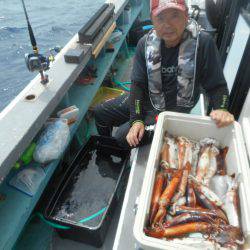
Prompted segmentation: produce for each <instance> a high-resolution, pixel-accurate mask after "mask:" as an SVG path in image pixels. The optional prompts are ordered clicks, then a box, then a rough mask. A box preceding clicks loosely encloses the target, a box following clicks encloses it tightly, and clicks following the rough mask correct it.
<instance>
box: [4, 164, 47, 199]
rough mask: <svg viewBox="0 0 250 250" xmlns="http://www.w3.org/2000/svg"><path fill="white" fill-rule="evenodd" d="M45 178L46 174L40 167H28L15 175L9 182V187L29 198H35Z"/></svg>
mask: <svg viewBox="0 0 250 250" xmlns="http://www.w3.org/2000/svg"><path fill="white" fill-rule="evenodd" d="M44 177H45V172H44V170H43V168H41V167H39V166H36V167H27V168H24V169H22V170H21V171H19V172H18V173H17V174H16V175H14V176H13V177H12V178H11V180H10V181H9V185H10V186H13V187H15V188H16V189H18V190H19V191H21V192H23V193H25V194H27V195H29V196H33V195H34V194H35V193H36V191H37V190H38V188H39V186H40V184H41V182H42V180H43V179H44Z"/></svg>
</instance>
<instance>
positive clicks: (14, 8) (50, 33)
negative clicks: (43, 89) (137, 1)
mask: <svg viewBox="0 0 250 250" xmlns="http://www.w3.org/2000/svg"><path fill="white" fill-rule="evenodd" d="M104 2H105V0H63V1H59V0H53V1H51V0H43V1H38V0H33V1H32V0H25V4H26V8H27V12H28V15H29V19H30V23H31V25H32V28H33V31H34V34H35V37H36V42H37V45H38V48H39V49H40V53H43V54H46V55H48V54H49V49H50V48H54V47H55V46H58V45H59V46H61V47H63V46H64V45H65V44H67V42H68V41H69V40H70V39H71V38H72V36H73V35H74V34H75V33H77V32H78V30H79V29H80V28H81V27H82V26H83V25H84V24H85V23H86V22H87V21H88V20H89V18H90V17H91V16H92V15H93V13H94V12H95V11H96V10H98V8H99V7H100V6H101V5H102V4H103V3H104ZM25 53H32V46H31V44H30V40H29V34H28V30H27V23H26V19H25V15H24V11H23V7H22V2H21V0H0V112H1V110H3V109H4V107H6V106H7V105H8V104H9V103H10V102H11V100H13V99H14V98H15V96H17V95H18V93H20V91H22V90H23V89H24V88H25V86H26V85H27V84H28V83H29V82H30V80H32V79H33V78H34V77H35V76H36V74H37V73H31V72H29V71H28V69H27V67H26V64H25V60H24V55H25Z"/></svg>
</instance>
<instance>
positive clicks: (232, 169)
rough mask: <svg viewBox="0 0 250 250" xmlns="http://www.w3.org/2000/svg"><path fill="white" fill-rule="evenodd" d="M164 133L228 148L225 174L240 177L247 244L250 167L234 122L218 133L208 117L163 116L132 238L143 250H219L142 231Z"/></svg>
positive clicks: (200, 242)
mask: <svg viewBox="0 0 250 250" xmlns="http://www.w3.org/2000/svg"><path fill="white" fill-rule="evenodd" d="M165 131H168V132H169V133H170V134H172V135H178V136H185V137H188V138H190V139H193V140H200V139H202V138H204V137H211V138H215V139H217V140H218V141H219V142H220V143H221V146H228V147H229V150H228V153H227V157H226V163H227V167H228V168H227V172H228V174H233V173H236V174H239V173H241V178H240V179H241V183H240V185H239V196H240V208H241V223H242V230H243V233H244V236H245V238H246V242H250V187H249V185H250V177H249V163H248V159H247V154H246V149H245V146H244V140H243V136H242V132H241V127H240V125H239V123H237V122H234V124H232V125H230V126H228V127H226V128H220V129H218V128H217V127H216V125H215V123H214V122H213V121H212V120H211V119H210V118H209V117H204V116H196V115H186V114H180V113H174V112H162V113H161V114H160V115H159V118H158V122H157V125H156V130H155V134H154V138H153V142H152V146H151V150H150V154H149V159H148V162H147V168H146V172H145V177H144V181H143V186H142V191H141V195H140V202H139V206H138V211H137V214H136V219H135V225H134V236H135V238H136V240H137V242H138V244H139V245H140V247H141V248H142V249H144V250H146V249H147V250H151V249H204V250H205V249H218V244H214V243H212V242H209V241H205V240H203V239H202V238H198V237H197V238H183V239H174V240H169V241H166V240H162V239H156V238H153V237H149V236H147V235H146V234H145V233H144V231H143V229H144V227H145V225H146V222H147V220H148V216H149V208H150V202H151V195H152V192H153V186H154V179H155V173H156V170H157V168H158V165H159V160H160V150H161V147H162V144H163V135H164V133H165ZM145 164H146V163H145Z"/></svg>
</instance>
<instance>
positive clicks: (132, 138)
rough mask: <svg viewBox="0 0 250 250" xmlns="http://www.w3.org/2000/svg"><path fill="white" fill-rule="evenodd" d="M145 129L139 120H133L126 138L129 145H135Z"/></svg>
mask: <svg viewBox="0 0 250 250" xmlns="http://www.w3.org/2000/svg"><path fill="white" fill-rule="evenodd" d="M144 131H145V126H144V124H143V123H141V122H135V123H134V124H133V125H132V127H131V128H130V130H129V132H128V134H127V136H126V139H127V142H128V144H129V146H130V147H136V146H137V145H138V144H139V142H140V141H141V139H142V137H143V135H144Z"/></svg>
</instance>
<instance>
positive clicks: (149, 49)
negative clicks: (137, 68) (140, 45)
mask: <svg viewBox="0 0 250 250" xmlns="http://www.w3.org/2000/svg"><path fill="white" fill-rule="evenodd" d="M199 35H200V27H199V25H198V24H197V22H196V21H195V20H192V19H190V20H189V23H188V25H187V27H186V29H185V31H184V33H183V37H182V41H181V43H180V47H179V55H178V72H177V106H179V107H185V108H191V107H193V106H194V96H193V95H194V86H195V76H196V61H197V52H198V46H199ZM145 58H146V66H147V75H148V89H149V97H150V100H151V103H152V105H153V107H154V108H155V109H157V110H159V111H164V110H165V109H166V101H165V94H164V92H163V90H162V74H161V39H160V38H158V37H157V35H156V31H155V30H154V29H152V30H151V31H150V32H149V33H148V35H147V38H146V46H145Z"/></svg>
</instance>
